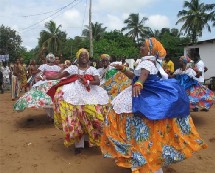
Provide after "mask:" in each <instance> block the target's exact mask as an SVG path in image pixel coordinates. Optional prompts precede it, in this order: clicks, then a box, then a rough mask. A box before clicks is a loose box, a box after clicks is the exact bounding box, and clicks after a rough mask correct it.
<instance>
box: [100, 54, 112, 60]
mask: <svg viewBox="0 0 215 173" xmlns="http://www.w3.org/2000/svg"><path fill="white" fill-rule="evenodd" d="M100 57H101V59H104V58H107V59H108V60H110V55H108V54H102V55H101V56H100Z"/></svg>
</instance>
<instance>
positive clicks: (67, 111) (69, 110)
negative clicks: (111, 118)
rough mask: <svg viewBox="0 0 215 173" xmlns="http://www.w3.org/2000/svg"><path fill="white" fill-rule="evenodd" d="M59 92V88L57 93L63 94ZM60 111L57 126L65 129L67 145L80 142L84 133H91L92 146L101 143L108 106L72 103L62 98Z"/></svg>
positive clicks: (55, 118) (56, 117)
mask: <svg viewBox="0 0 215 173" xmlns="http://www.w3.org/2000/svg"><path fill="white" fill-rule="evenodd" d="M59 92H60V90H59V89H58V92H57V93H56V94H59V95H61V94H60V93H59ZM58 99H59V98H58ZM58 111H59V114H57V113H56V112H55V115H54V121H55V126H56V127H57V128H62V130H63V133H64V144H65V146H70V145H72V144H73V143H75V142H79V141H80V139H81V138H82V136H83V135H84V134H88V135H89V143H90V146H94V145H97V146H99V145H100V138H101V134H102V127H103V122H104V115H105V113H106V106H101V105H71V104H69V103H67V102H65V101H63V100H61V101H60V102H59V107H58Z"/></svg>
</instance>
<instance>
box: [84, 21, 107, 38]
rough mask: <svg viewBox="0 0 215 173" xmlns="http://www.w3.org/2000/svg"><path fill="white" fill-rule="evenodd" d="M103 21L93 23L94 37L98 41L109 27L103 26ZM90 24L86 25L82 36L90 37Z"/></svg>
mask: <svg viewBox="0 0 215 173" xmlns="http://www.w3.org/2000/svg"><path fill="white" fill-rule="evenodd" d="M102 25H103V24H102V23H98V22H96V23H95V24H93V23H92V33H93V39H94V40H96V41H98V40H99V39H100V38H101V37H102V35H103V34H104V33H105V30H106V29H107V27H102ZM89 31H90V29H89V25H85V29H84V30H83V31H82V36H86V37H89Z"/></svg>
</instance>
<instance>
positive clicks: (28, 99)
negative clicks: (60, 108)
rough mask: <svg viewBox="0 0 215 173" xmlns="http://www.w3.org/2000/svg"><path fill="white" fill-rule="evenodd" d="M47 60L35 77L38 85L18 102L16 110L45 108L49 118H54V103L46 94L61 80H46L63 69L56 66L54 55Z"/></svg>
mask: <svg viewBox="0 0 215 173" xmlns="http://www.w3.org/2000/svg"><path fill="white" fill-rule="evenodd" d="M46 59H47V62H48V63H46V64H42V65H40V67H39V68H38V73H37V74H36V77H35V80H36V81H37V82H36V84H34V85H33V86H32V88H31V90H30V91H28V92H26V93H25V94H24V95H23V96H22V97H20V98H19V99H18V100H17V101H16V103H15V104H14V110H16V111H23V110H25V109H26V108H45V109H46V113H47V114H48V116H49V117H53V108H52V107H53V103H52V100H51V97H50V96H48V95H47V94H46V92H47V91H48V90H49V89H50V88H51V87H52V86H53V85H55V84H57V83H58V82H59V80H46V78H47V77H50V76H52V75H56V74H58V73H59V72H60V70H61V68H60V67H59V66H58V65H55V64H54V61H55V56H54V55H53V54H51V53H49V54H48V55H47V56H46Z"/></svg>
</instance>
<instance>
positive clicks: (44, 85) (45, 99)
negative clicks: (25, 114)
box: [14, 80, 59, 111]
mask: <svg viewBox="0 0 215 173" xmlns="http://www.w3.org/2000/svg"><path fill="white" fill-rule="evenodd" d="M58 82H59V81H58V80H50V81H41V84H40V83H39V84H40V85H39V84H37V83H36V84H35V86H34V85H33V87H32V89H31V90H30V91H28V92H26V93H25V94H24V95H23V96H22V97H20V98H19V99H18V100H17V102H16V103H15V104H14V110H16V111H24V110H25V109H26V108H51V107H52V106H53V103H52V100H51V97H50V96H48V95H47V94H46V92H47V91H48V90H49V89H50V88H51V87H52V86H53V85H55V84H57V83H58Z"/></svg>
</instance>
